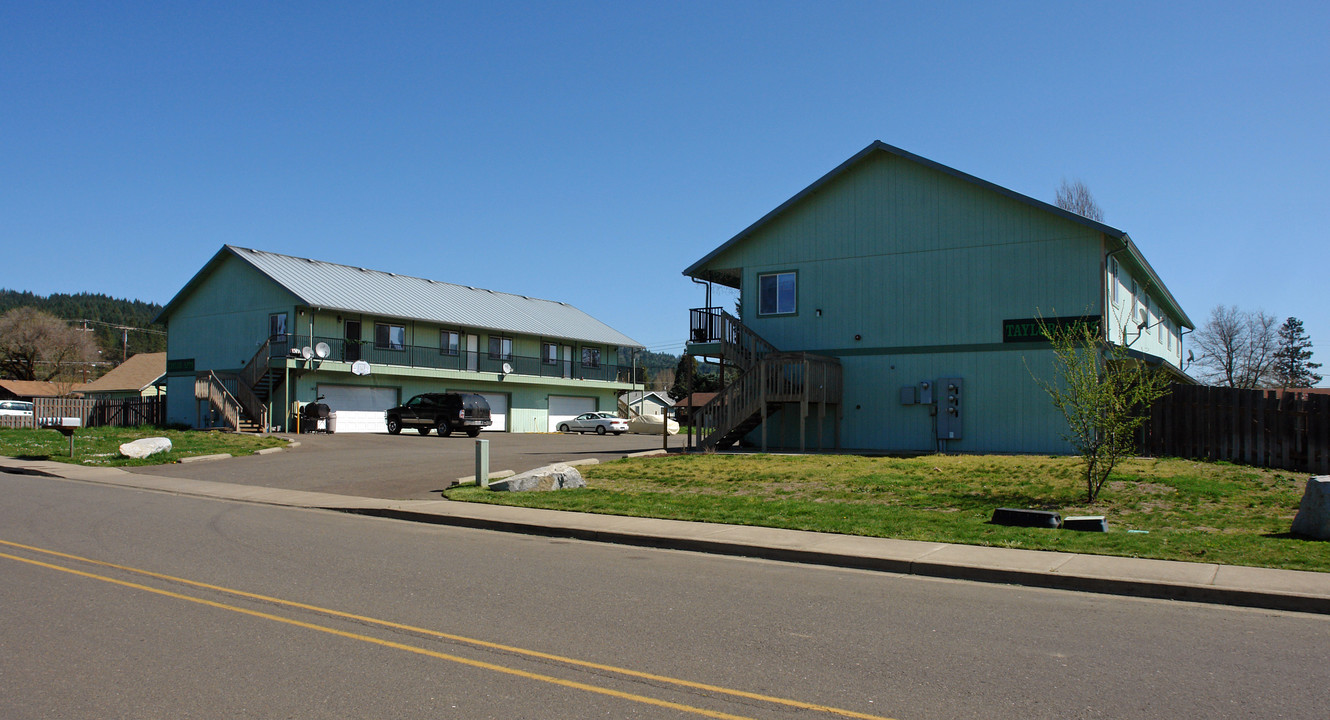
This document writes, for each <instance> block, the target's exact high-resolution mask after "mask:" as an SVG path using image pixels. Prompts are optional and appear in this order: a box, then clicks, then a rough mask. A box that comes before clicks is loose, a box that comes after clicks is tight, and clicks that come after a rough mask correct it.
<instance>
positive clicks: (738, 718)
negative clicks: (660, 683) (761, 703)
mask: <svg viewBox="0 0 1330 720" xmlns="http://www.w3.org/2000/svg"><path fill="white" fill-rule="evenodd" d="M0 558H8V559H10V560H16V561H18V562H22V563H27V564H29V565H36V566H38V567H44V568H48V569H50V570H59V571H60V572H66V573H70V574H71V575H78V576H80V577H85V578H90V579H92V580H101V581H102V582H107V583H111V584H113V585H120V586H123V587H127V588H133V589H134V590H142V591H144V592H150V593H154V594H157V595H163V596H165V597H169V598H174V599H176V600H185V601H188V602H192V603H198V604H200V605H206V606H208V607H212V608H217V609H219V610H230V611H231V612H236V613H240V614H242V615H250V616H253V617H257V618H263V619H264V620H272V621H273V622H279V623H285V624H287V625H294V626H296V627H299V628H304V629H306V630H315V631H318V632H323V633H328V634H329V635H336V636H338V637H344V638H349V639H351V640H359V641H361V642H367V643H372V644H374V645H381V646H383V647H387V648H392V649H394V650H403V651H405V652H409V653H415V654H417V655H426V656H428V657H432V658H438V659H440V660H448V661H450V662H455V663H460V664H462V665H470V666H471V667H476V668H481V669H483V670H492V671H494V672H498V673H505V674H507V675H516V676H518V677H522V678H527V679H529V680H539V681H541V682H547V683H551V684H553V685H562V686H564V687H570V688H574V689H576V690H584V691H586V692H590V693H596V694H599V695H608V696H610V697H615V698H620V699H623V700H631V701H633V702H639V703H644V704H647V705H656V706H658V707H663V708H668V709H671V710H679V711H682V712H688V713H694V714H696V715H702V716H705V717H711V718H719V719H720V720H753V718H749V717H746V716H743V715H731V714H729V713H723V712H716V711H713V710H706V709H703V708H698V707H693V706H691V705H682V704H680V703H673V702H669V701H668V700H659V699H657V698H653V697H647V696H645V695H636V694H633V693H626V692H620V691H618V690H611V689H610V688H604V687H600V686H597V685H588V684H587V683H580V682H576V681H574V680H564V679H562V678H556V677H553V676H550V675H541V674H539V673H533V672H527V671H525V670H518V669H517V668H510V667H506V666H503V665H496V664H494V663H488V662H484V661H481V660H471V659H468V658H464V657H459V656H457V655H449V654H448V653H441V652H436V651H434V650H426V649H425V648H419V647H415V646H412V645H406V644H403V643H399V642H392V641H391V640H380V639H379V638H375V637H370V636H369V635H361V634H359V633H353V632H346V631H345V630H338V629H336V628H330V627H327V626H326V625H315V624H314V623H307V622H303V621H300V620H294V619H291V618H285V617H282V616H280V615H272V614H270V613H265V612H259V611H257V610H246V609H245V608H242V607H236V606H235V605H227V604H225V603H219V602H214V601H212V600H205V599H203V598H197V597H193V596H190V595H183V594H181V593H176V592H171V591H169V590H160V589H158V588H154V587H149V586H147V585H139V584H138V583H132V582H127V581H125V580H117V579H115V578H109V577H106V576H105V575H94V574H93V573H89V572H84V571H82V570H74V569H73V568H67V567H62V566H60V565H52V564H51V563H45V562H42V561H40V560H31V559H28V558H21V557H18V556H16V555H10V554H8V553H0Z"/></svg>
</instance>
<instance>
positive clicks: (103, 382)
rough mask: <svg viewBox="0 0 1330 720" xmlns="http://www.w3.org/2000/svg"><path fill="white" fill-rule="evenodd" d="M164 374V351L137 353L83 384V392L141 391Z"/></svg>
mask: <svg viewBox="0 0 1330 720" xmlns="http://www.w3.org/2000/svg"><path fill="white" fill-rule="evenodd" d="M164 375H166V353H164V352H159V353H138V354H137V355H134V356H133V357H131V358H129V359H128V360H126V361H124V362H123V363H120V365H119V366H118V367H116V368H115V369H113V370H111V372H108V373H106V374H105V375H103V376H101V377H99V378H97V379H96V380H93V381H92V382H90V383H88V384H87V385H84V386H83V388H82V391H83V392H84V393H98V392H143V390H144V389H145V388H147V387H149V386H151V385H153V384H154V383H156V382H157V381H158V380H160V379H161V378H162V377H163V376H164Z"/></svg>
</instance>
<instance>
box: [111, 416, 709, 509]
mask: <svg viewBox="0 0 1330 720" xmlns="http://www.w3.org/2000/svg"><path fill="white" fill-rule="evenodd" d="M290 437H291V438H292V439H295V440H297V441H298V442H299V443H300V445H299V446H298V447H295V448H292V449H290V450H285V451H283V452H279V453H274V454H271V455H251V456H245V457H237V458H230V459H227V460H218V461H208V462H198V463H185V464H179V465H154V466H146V467H138V468H126V470H129V471H131V472H135V473H141V474H144V475H164V476H169V477H180V478H186V479H190V480H209V481H214V482H227V483H238V484H244V485H259V486H263V487H275V488H283V489H286V490H307V491H314V492H328V493H336V494H339V495H355V496H359V497H376V498H387V499H390V500H437V499H439V492H440V491H442V490H443V489H445V488H447V487H448V484H449V483H450V482H452V481H454V480H456V479H457V478H460V477H468V476H472V475H475V457H476V441H475V440H473V439H471V438H468V437H466V436H456V435H455V436H453V437H447V438H441V437H438V436H437V435H434V434H432V433H431V434H430V435H425V436H422V435H419V434H418V433H415V432H412V431H404V432H403V433H402V434H401V435H388V434H386V433H384V434H370V433H365V434H355V433H335V434H332V435H322V434H317V433H311V434H307V435H292V436H290ZM480 439H482V440H488V441H489V452H490V471H491V472H496V471H499V470H512V471H513V472H524V471H526V470H531V469H534V468H537V467H540V466H542V465H548V464H550V463H554V462H565V461H568V460H577V459H585V458H596V459H598V460H600V461H601V462H608V461H610V460H617V459H619V458H621V457H623V456H624V455H626V454H628V453H635V452H643V451H647V450H658V449H660V448H661V446H662V445H661V438H660V437H653V436H648V435H620V436H617V437H616V436H614V435H605V436H603V437H602V436H599V435H594V434H592V435H577V434H544V433H483V434H482V435H481V436H480ZM684 442H685V440H684V438H683V437H681V436H678V435H675V436H672V437H671V438H670V439H669V443H670V447H672V448H679V447H682V446H683V444H684Z"/></svg>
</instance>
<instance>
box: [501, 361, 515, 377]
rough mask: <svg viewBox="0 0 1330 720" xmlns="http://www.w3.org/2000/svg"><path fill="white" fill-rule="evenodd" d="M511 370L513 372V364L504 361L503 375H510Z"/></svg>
mask: <svg viewBox="0 0 1330 720" xmlns="http://www.w3.org/2000/svg"><path fill="white" fill-rule="evenodd" d="M512 372H513V366H512V365H509V364H508V363H504V364H503V374H504V375H511V374H512Z"/></svg>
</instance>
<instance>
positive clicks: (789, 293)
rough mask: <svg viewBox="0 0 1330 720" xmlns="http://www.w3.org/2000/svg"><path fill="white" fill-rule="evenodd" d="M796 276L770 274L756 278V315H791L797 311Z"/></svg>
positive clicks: (789, 273) (790, 274)
mask: <svg viewBox="0 0 1330 720" xmlns="http://www.w3.org/2000/svg"><path fill="white" fill-rule="evenodd" d="M798 279H799V278H798V274H797V273H794V272H781V273H770V274H765V275H758V276H757V314H758V315H793V314H794V313H795V312H796V311H797V310H798Z"/></svg>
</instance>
